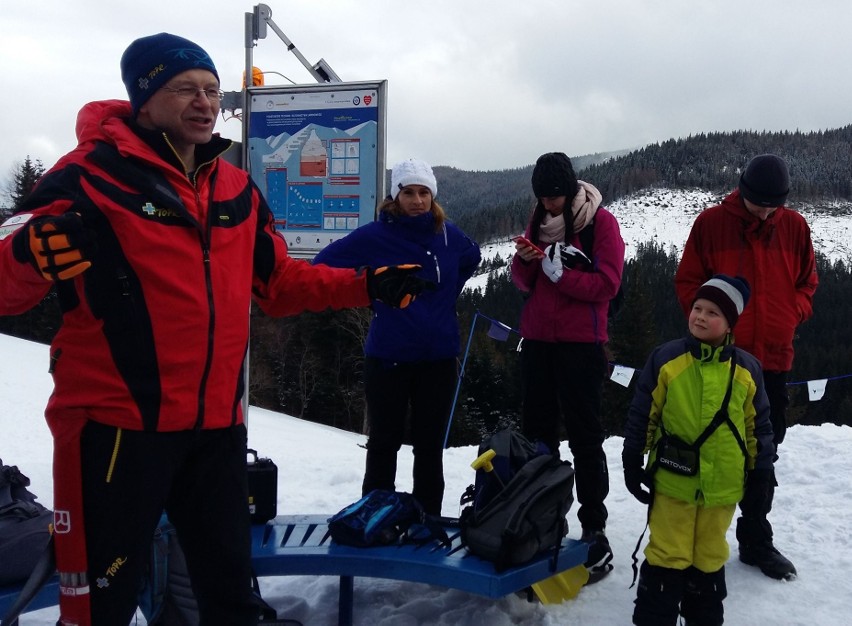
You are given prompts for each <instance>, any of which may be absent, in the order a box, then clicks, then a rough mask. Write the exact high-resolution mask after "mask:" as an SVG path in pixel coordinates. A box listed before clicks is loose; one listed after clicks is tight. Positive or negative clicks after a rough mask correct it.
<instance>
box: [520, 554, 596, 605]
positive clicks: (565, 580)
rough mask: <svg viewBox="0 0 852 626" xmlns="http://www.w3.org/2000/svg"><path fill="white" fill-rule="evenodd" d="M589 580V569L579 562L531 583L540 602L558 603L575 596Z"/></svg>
mask: <svg viewBox="0 0 852 626" xmlns="http://www.w3.org/2000/svg"><path fill="white" fill-rule="evenodd" d="M588 580H589V570H587V569H586V566H585V565H583V564H582V563H580V564H579V565H577V566H575V567H572V568H571V569H569V570H565V571H564V572H561V573H559V574H556V575H555V576H551V577H550V578H545V579H544V580H542V581H540V582H537V583H533V585H532V588H533V591H534V592H535V595H536V596H537V597H538V599H539V600H541V603H542V604H559V603H561V602H564V601H565V600H570V599H572V598H575V597H576V596H577V594H578V593H580V589H581V588H582V587H583V585H585V584H586V583H587V582H588Z"/></svg>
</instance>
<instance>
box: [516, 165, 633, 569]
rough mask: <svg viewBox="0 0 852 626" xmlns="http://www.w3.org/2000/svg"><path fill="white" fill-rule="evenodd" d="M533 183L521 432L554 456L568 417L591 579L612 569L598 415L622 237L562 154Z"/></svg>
mask: <svg viewBox="0 0 852 626" xmlns="http://www.w3.org/2000/svg"><path fill="white" fill-rule="evenodd" d="M532 187H533V192H534V193H535V196H536V199H537V200H536V204H535V208H534V210H533V214H532V217H531V219H530V223H529V226H528V227H527V232H526V239H527V240H528V241H529V242H531V243H532V244H533V245H532V246H531V245H527V244H526V243H525V242H523V241H522V242H520V243H518V244H517V252H516V254H515V258H514V259H513V260H512V280H513V282H514V283H515V285H516V286H517V287H518V288H519V289H520V290H521V291H522V292H524V293H525V294H527V300H526V303H525V304H524V309H523V312H522V314H521V335H522V337H523V349H522V352H521V368H522V380H523V384H524V396H523V397H524V406H523V412H522V420H523V432H524V434H525V435H526V436H527V437H528V438H530V439H533V440H539V441H542V442H544V443H545V444H546V445H547V446H548V447H549V448H550V449H551V450H552V451H553V452H554V453H557V454H558V453H559V442H560V440H561V436H560V416H561V418H562V423H563V424H564V425H565V432H566V434H567V438H568V445H569V447H570V449H571V453H572V454H573V457H574V470H575V480H576V483H577V500H578V502H579V503H580V508H579V511H578V513H577V516H578V518H579V520H580V524H581V525H582V527H583V534H582V538H583V540H584V541H587V542H588V543H589V544H590V546H589V559H588V561H587V563H586V567H587V568H588V569H589V570H590V573H591V575H592V579H593V580H594V579H596V578H599V577H601V576H603V575H605V574H606V573H608V572H609V571H610V570H611V569H612V565H611V564H610V561H611V560H612V550H611V549H610V546H609V541H608V540H607V538H606V534H605V528H606V520H607V510H606V506H605V505H604V499H605V498H606V496H607V494H608V493H609V475H608V473H607V466H606V456H605V455H604V451H603V440H604V431H603V428H602V427H601V424H600V410H601V392H602V389H603V381H604V377H605V376H606V374H607V359H606V355H605V352H604V345H605V344H606V342H607V339H608V336H607V312H608V309H609V301H610V300H611V299H612V298H613V297H614V296H615V295H616V293H617V292H618V290H619V287H620V285H621V273H622V269H623V267H624V241H623V240H622V238H621V233H620V230H619V227H618V222H617V221H616V219H615V217H614V216H613V215H612V214H611V213H610V212H609V211H607V210H606V209H604V208H603V207H602V206H601V193H600V192H599V191H598V190H597V189H596V188H595V187H594V186H592V185H590V184H588V183H586V182H583V181H578V180H577V177H576V176H575V174H574V169H573V166H572V165H571V160H570V159H569V158H568V157H567V156H566V155H565V154H563V153H561V152H550V153H547V154H543V155H542V156H541V157H539V159H538V161H536V164H535V168H534V170H533V174H532ZM587 229H590V230H587ZM584 231H585V232H584ZM583 242H585V246H584V245H583ZM589 242H591V245H590V244H589Z"/></svg>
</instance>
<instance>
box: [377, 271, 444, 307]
mask: <svg viewBox="0 0 852 626" xmlns="http://www.w3.org/2000/svg"><path fill="white" fill-rule="evenodd" d="M420 269H421V266H420V265H385V266H383V267H379V268H376V269H373V268H371V267H368V268H367V293H368V294H369V296H370V299H371V300H379V301H380V302H384V303H385V304H387V305H389V306H392V307H396V308H400V309H404V308H405V307H407V306H408V305H409V304H411V303H412V302H414V299H415V298H417V296H419V295H420V294H421V293H422V292H423V290H424V289H434V288H435V285H434V284H433V283H431V282H429V281H428V280H423V279H422V278H419V277H417V276H415V275H414V274H415V273H416V272H419V271H420Z"/></svg>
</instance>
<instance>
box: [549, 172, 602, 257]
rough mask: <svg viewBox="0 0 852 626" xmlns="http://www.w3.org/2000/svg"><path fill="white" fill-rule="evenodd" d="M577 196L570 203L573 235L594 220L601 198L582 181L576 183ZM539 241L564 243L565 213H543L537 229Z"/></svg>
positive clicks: (595, 190)
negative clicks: (539, 226)
mask: <svg viewBox="0 0 852 626" xmlns="http://www.w3.org/2000/svg"><path fill="white" fill-rule="evenodd" d="M577 186H578V187H579V189H577V195H576V196H574V199H573V200H572V201H571V215H572V217H573V225H574V233H579V232H580V231H581V230H583V229H584V228H585V227H586V226H588V225H589V224H591V222H592V220H593V219H595V213H596V212H597V210H598V208H599V207H600V206H601V200H603V196H602V195H601V192H600V191H598V189H597V188H596V187H595V186H594V185H591V184H589V183H587V182H584V181H582V180H578V181H577ZM539 239H540V240H541V241H542V243H553V242H554V241H565V213H564V212H563V213H561V214H559V215H551V214H550V213H547V212H545V215H544V219H543V220H542V221H541V228H540V229H539Z"/></svg>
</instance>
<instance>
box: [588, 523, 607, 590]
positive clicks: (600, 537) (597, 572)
mask: <svg viewBox="0 0 852 626" xmlns="http://www.w3.org/2000/svg"><path fill="white" fill-rule="evenodd" d="M580 541H583V542H584V543H587V544H589V555H588V557H587V559H586V564H585V565H586V569H587V570H589V581H588V582H587V583H586V584H587V585H591V584H593V583H596V582H598V581H599V580H600V579H601V578H603V577H604V576H606V575H607V574H609V573H610V572H611V571H612V548H610V546H609V539H607V538H606V534H604V531H602V530H584V531H583V535H582V537H581V538H580Z"/></svg>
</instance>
